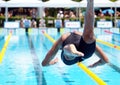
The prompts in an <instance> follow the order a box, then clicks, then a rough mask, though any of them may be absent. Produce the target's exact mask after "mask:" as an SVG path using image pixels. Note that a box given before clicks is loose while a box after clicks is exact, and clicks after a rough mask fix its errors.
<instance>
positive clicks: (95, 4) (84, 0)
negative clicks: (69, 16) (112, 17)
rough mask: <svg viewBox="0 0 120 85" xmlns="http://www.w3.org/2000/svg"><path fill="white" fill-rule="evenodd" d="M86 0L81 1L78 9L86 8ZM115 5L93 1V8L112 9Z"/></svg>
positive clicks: (104, 1) (106, 1) (106, 0)
mask: <svg viewBox="0 0 120 85" xmlns="http://www.w3.org/2000/svg"><path fill="white" fill-rule="evenodd" d="M86 6H87V0H83V1H81V2H80V7H86ZM114 6H115V3H113V2H111V1H109V0H94V7H114Z"/></svg>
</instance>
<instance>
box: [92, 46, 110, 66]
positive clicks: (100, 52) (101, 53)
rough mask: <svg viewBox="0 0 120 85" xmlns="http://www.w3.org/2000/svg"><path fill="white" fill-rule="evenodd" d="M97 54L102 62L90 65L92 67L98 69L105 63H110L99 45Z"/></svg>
mask: <svg viewBox="0 0 120 85" xmlns="http://www.w3.org/2000/svg"><path fill="white" fill-rule="evenodd" d="M95 54H96V55H97V56H98V57H99V58H100V60H99V61H97V62H95V63H94V64H92V65H90V67H96V66H98V65H103V64H105V63H109V60H108V57H107V56H106V55H105V53H104V52H103V50H102V49H101V48H100V47H99V46H98V45H96V51H95Z"/></svg>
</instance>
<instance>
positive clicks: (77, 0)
mask: <svg viewBox="0 0 120 85" xmlns="http://www.w3.org/2000/svg"><path fill="white" fill-rule="evenodd" d="M72 1H76V2H80V1H82V0H72Z"/></svg>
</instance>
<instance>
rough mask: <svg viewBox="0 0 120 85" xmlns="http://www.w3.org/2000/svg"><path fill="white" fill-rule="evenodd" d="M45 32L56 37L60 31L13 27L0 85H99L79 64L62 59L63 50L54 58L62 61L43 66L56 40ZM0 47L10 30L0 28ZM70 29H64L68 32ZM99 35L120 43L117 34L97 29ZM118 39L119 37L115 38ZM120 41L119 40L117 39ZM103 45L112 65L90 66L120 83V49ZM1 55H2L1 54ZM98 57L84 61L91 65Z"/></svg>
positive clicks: (0, 66) (109, 84)
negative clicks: (26, 30)
mask: <svg viewBox="0 0 120 85" xmlns="http://www.w3.org/2000/svg"><path fill="white" fill-rule="evenodd" d="M43 30H44V31H45V32H46V33H47V34H48V35H49V36H50V37H52V38H53V39H54V40H57V39H58V38H59V37H60V35H61V34H59V33H57V30H56V29H52V28H50V29H30V30H29V34H26V33H25V30H24V29H17V30H12V36H11V37H10V41H9V43H8V46H7V48H6V51H5V54H4V56H3V58H2V62H1V63H0V85H100V84H98V83H97V82H96V81H95V80H94V79H92V78H91V76H89V75H88V74H87V73H86V72H85V71H84V70H83V69H81V68H80V67H79V66H78V65H77V64H75V65H72V66H67V65H65V64H64V63H63V62H62V61H61V58H60V55H61V50H59V52H58V53H57V54H56V56H55V57H58V58H59V62H58V63H57V64H55V65H52V66H49V67H42V65H41V62H42V60H43V59H44V57H45V55H46V53H47V52H48V51H49V49H50V48H51V46H52V45H53V43H52V42H51V41H50V40H49V39H48V38H47V37H45V36H44V34H43V33H42V31H43ZM0 31H1V32H0V50H1V51H2V48H3V46H4V44H5V42H6V41H7V37H8V35H9V33H10V30H6V29H1V30H0ZM67 31H69V30H64V32H67ZM95 31H96V32H95V33H96V37H97V38H98V39H101V40H103V41H106V42H109V43H112V44H115V45H117V46H119V45H120V43H119V42H116V41H115V40H113V36H118V37H119V36H120V35H114V34H107V33H104V31H102V32H101V30H99V32H98V30H95ZM115 38H116V37H115ZM118 40H119V39H118ZM97 44H98V45H99V46H100V47H102V49H103V50H104V52H105V53H106V55H107V56H108V58H109V60H110V64H105V65H102V66H98V67H95V68H88V69H89V70H91V71H92V72H93V73H95V74H96V75H97V76H98V77H99V78H100V79H101V80H103V81H104V82H105V83H106V84H107V85H119V82H120V61H119V60H120V53H119V50H118V49H115V48H111V47H109V46H106V45H104V44H102V43H99V42H97ZM0 57H1V56H0ZM97 60H99V58H98V57H97V56H96V55H95V54H93V56H92V57H91V58H89V59H87V60H85V61H83V62H82V63H83V64H84V65H85V66H88V65H90V64H92V63H94V62H96V61H97Z"/></svg>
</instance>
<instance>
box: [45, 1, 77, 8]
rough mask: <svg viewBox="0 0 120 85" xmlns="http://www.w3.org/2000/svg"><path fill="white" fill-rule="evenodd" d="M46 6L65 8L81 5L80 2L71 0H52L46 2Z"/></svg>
mask: <svg viewBox="0 0 120 85" xmlns="http://www.w3.org/2000/svg"><path fill="white" fill-rule="evenodd" d="M44 7H51V8H52V7H53V8H58V7H60V8H64V7H79V2H74V1H71V0H50V1H47V2H45V3H44Z"/></svg>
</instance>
